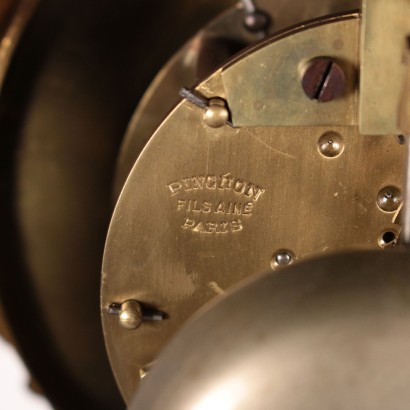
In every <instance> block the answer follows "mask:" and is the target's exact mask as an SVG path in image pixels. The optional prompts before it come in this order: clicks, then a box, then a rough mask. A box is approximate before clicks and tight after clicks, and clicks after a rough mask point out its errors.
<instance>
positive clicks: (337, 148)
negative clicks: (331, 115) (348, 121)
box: [318, 131, 344, 158]
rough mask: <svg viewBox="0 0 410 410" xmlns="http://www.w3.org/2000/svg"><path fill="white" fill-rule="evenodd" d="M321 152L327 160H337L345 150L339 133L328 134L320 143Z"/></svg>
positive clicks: (324, 135)
mask: <svg viewBox="0 0 410 410" xmlns="http://www.w3.org/2000/svg"><path fill="white" fill-rule="evenodd" d="M318 148H319V152H320V153H321V154H322V155H323V156H325V157H327V158H335V157H337V156H339V155H340V154H341V153H342V152H343V150H344V142H343V138H342V136H341V135H340V134H338V133H337V132H333V131H331V132H327V133H326V134H323V135H322V136H321V137H320V138H319V141H318Z"/></svg>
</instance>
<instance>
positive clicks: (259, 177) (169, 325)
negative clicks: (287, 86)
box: [102, 15, 405, 400]
mask: <svg viewBox="0 0 410 410" xmlns="http://www.w3.org/2000/svg"><path fill="white" fill-rule="evenodd" d="M327 24H328V25H327V26H326V25H325V22H323V24H321V25H316V26H315V28H314V29H311V28H310V27H308V28H307V31H308V34H309V35H310V36H311V35H312V32H311V30H312V31H315V32H316V35H317V36H318V39H319V38H321V30H322V29H323V30H324V31H325V32H326V34H328V35H332V27H333V29H334V30H335V32H337V34H338V38H342V40H343V36H345V35H346V36H347V38H348V39H350V38H351V33H357V29H358V18H357V16H356V15H349V16H347V17H346V18H341V19H330V20H327ZM342 28H343V31H341V29H342ZM301 30H302V29H301ZM293 33H294V31H291V32H290V33H289V37H288V42H289V43H288V45H289V50H298V49H299V48H300V47H299V43H298V42H299V41H300V42H301V43H302V44H303V36H302V35H297V36H296V37H293V36H292V34H293ZM298 33H299V31H298ZM332 36H333V35H332ZM286 38H287V37H286V36H283V37H281V39H280V42H279V43H278V44H279V47H281V48H282V47H283V42H284V41H286ZM355 38H356V41H357V43H356V47H354V46H353V44H352V47H349V48H346V50H345V53H346V59H347V60H348V61H355V58H356V57H357V44H358V37H357V36H356V37H355ZM349 41H350V40H349ZM343 43H344V44H350V43H348V42H347V41H343ZM274 44H275V43H274V42H270V41H268V42H267V43H265V45H266V47H267V48H269V49H271V51H272V53H274V52H275V50H274V48H275V46H274ZM256 50H257V53H262V52H263V48H261V46H257V47H256ZM349 50H350V52H351V55H349ZM242 57H243V58H245V59H248V58H252V49H250V50H248V51H247V53H246V54H245V55H244V56H242ZM241 61H242V60H241V57H240V56H239V57H238V58H237V59H236V60H235V62H234V63H233V64H230V65H229V66H228V67H226V68H225V69H222V70H218V71H216V72H215V73H214V74H213V75H212V76H211V77H210V78H209V79H208V80H206V81H204V82H203V83H202V84H200V85H199V86H198V90H200V91H201V92H203V93H204V94H206V95H207V96H208V97H209V96H222V97H223V96H224V95H222V94H223V85H222V83H223V81H222V80H223V79H222V78H221V73H223V74H222V77H223V76H224V75H225V74H229V71H230V70H235V69H236V65H237V64H239V65H241ZM294 68H295V69H296V67H294ZM238 78H239V79H240V78H241V75H240V73H238ZM254 78H255V79H259V78H260V77H259V76H254ZM233 86H234V85H233V84H232V87H233ZM237 86H238V87H241V89H242V92H243V94H244V95H250V98H251V92H250V90H249V89H246V88H244V87H243V83H242V82H241V81H238V82H237ZM251 86H252V89H253V90H254V92H255V93H258V92H260V91H259V83H258V82H256V81H255V83H253V84H252V85H251ZM231 91H232V92H235V93H236V95H238V93H239V91H238V90H235V89H233V88H232V89H231ZM345 108H346V107H345V106H344V105H339V106H337V105H336V106H334V108H333V109H334V112H332V117H333V118H335V121H336V122H337V123H338V124H340V123H342V122H343V120H344V121H345V125H338V126H308V127H295V126H293V127H290V126H289V127H258V126H254V127H240V128H233V127H231V126H229V125H226V126H224V127H222V128H218V129H213V128H210V127H207V126H206V125H205V123H204V122H203V111H202V109H201V108H198V107H195V106H193V105H192V104H191V103H189V102H187V101H186V100H184V101H182V102H181V103H180V104H179V105H178V106H177V107H176V108H175V109H174V110H173V111H172V112H171V114H170V115H169V116H168V117H167V119H166V120H165V121H164V122H163V123H162V125H161V126H160V127H159V129H158V130H157V132H156V133H155V134H154V136H153V137H152V139H151V140H150V142H149V143H148V145H147V146H146V148H145V149H144V151H143V152H142V154H141V156H140V157H139V159H138V161H137V162H136V164H135V166H134V168H133V170H132V172H131V174H130V176H129V178H128V180H127V183H126V185H125V187H124V189H123V192H122V194H121V196H120V199H119V202H118V204H117V207H116V210H115V212H114V216H113V219H112V222H111V226H110V230H109V234H108V239H107V243H106V249H105V255H104V264H103V276H102V316H103V323H104V331H105V337H106V341H107V346H108V350H109V354H110V358H111V363H112V367H113V369H114V372H115V374H116V377H117V381H118V383H119V385H120V388H121V390H122V393H123V395H124V397H125V399H126V400H130V398H131V397H132V394H133V393H134V391H135V389H136V387H137V385H138V383H139V376H138V375H139V369H140V368H145V366H146V365H147V364H149V363H151V362H152V360H153V359H155V357H156V355H157V353H158V352H159V350H160V349H161V348H162V347H163V346H164V345H165V344H166V343H167V341H168V340H169V338H170V337H171V336H172V335H173V334H174V333H175V331H176V330H177V329H178V328H179V327H180V326H181V324H182V323H184V322H185V320H186V319H187V318H188V317H189V316H190V315H191V314H192V313H194V312H195V311H196V310H197V309H198V308H199V307H200V306H202V305H203V304H204V303H206V302H207V301H208V300H210V299H212V298H213V297H215V296H216V295H218V294H221V293H224V291H225V289H227V288H228V287H230V286H231V285H233V284H234V283H236V282H238V281H240V280H241V279H243V278H245V277H247V276H249V275H252V274H255V273H258V272H262V271H264V270H266V269H269V267H270V266H271V265H274V264H272V257H273V256H274V255H275V254H276V251H278V250H280V249H287V250H289V251H291V252H292V253H293V254H294V255H295V258H296V260H301V259H303V258H305V257H307V256H310V255H314V254H322V253H326V252H332V251H336V250H341V249H346V248H367V249H372V248H379V246H380V245H379V242H380V238H381V237H382V236H383V235H384V233H385V232H391V235H390V234H389V235H388V236H389V237H390V236H393V238H397V236H398V234H399V231H400V227H399V225H397V216H398V212H384V211H382V210H381V209H380V208H379V207H378V205H377V197H378V193H379V191H380V190H381V189H382V188H384V187H386V186H395V187H397V188H399V189H400V188H401V186H402V167H403V158H404V155H405V150H404V148H403V146H401V145H399V144H398V142H397V139H396V138H395V136H383V137H381V138H372V137H371V136H369V137H362V136H360V135H359V133H358V129H357V127H353V126H350V118H349V117H348V116H346V110H345ZM342 119H343V120H342ZM254 125H255V124H254ZM329 132H332V133H336V134H337V135H338V139H337V141H338V143H339V144H340V145H341V144H342V143H343V150H342V151H341V152H340V154H339V155H337V156H333V157H332V156H330V157H329V156H327V155H325V154H326V152H327V151H326V150H324V151H323V149H321V146H323V139H322V138H321V137H322V136H323V135H324V134H327V133H329ZM329 144H330V142H329ZM330 145H331V144H330ZM384 245H387V236H386V244H384ZM384 245H383V246H384ZM127 299H134V300H137V301H139V302H140V303H141V304H143V305H146V306H148V307H151V308H154V309H156V310H159V311H161V312H165V314H166V315H167V319H166V320H164V321H162V322H156V323H155V322H150V323H148V322H147V323H143V324H142V325H141V326H140V327H139V328H138V329H137V330H135V331H127V330H124V329H122V328H121V327H120V325H119V323H118V318H117V317H115V316H112V315H109V314H108V310H107V308H108V306H109V304H111V303H122V302H123V301H125V300H127ZM176 371H177V370H176Z"/></svg>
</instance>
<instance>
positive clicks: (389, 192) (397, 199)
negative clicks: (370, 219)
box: [377, 186, 402, 212]
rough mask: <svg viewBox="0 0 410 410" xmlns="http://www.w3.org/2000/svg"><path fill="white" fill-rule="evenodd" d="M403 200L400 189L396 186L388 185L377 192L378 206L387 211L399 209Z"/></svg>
mask: <svg viewBox="0 0 410 410" xmlns="http://www.w3.org/2000/svg"><path fill="white" fill-rule="evenodd" d="M401 202H402V195H401V191H400V189H398V188H396V187H394V186H387V187H385V188H383V189H381V190H380V192H379V193H378V194H377V206H378V207H379V208H380V209H381V210H382V211H385V212H394V211H397V209H398V208H399V206H400V204H401Z"/></svg>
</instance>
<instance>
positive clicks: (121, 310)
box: [108, 299, 165, 330]
mask: <svg viewBox="0 0 410 410" xmlns="http://www.w3.org/2000/svg"><path fill="white" fill-rule="evenodd" d="M108 313H109V314H110V315H116V316H119V320H120V324H121V325H122V326H123V327H124V328H126V329H130V330H135V329H138V328H139V327H140V326H141V325H142V323H143V322H144V321H159V320H164V319H165V314H164V313H163V312H160V311H157V310H154V309H148V308H145V307H143V306H142V305H141V304H140V303H139V302H138V301H136V300H133V299H128V300H126V301H125V302H123V303H111V304H110V305H109V306H108Z"/></svg>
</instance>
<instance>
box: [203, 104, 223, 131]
mask: <svg viewBox="0 0 410 410" xmlns="http://www.w3.org/2000/svg"><path fill="white" fill-rule="evenodd" d="M228 120H229V111H228V109H227V108H226V103H225V101H224V100H223V99H222V98H211V99H210V100H209V105H208V107H207V108H206V109H205V113H204V121H205V124H206V125H208V126H209V127H211V128H219V127H222V126H224V125H225V124H226V122H227V121H228Z"/></svg>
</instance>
